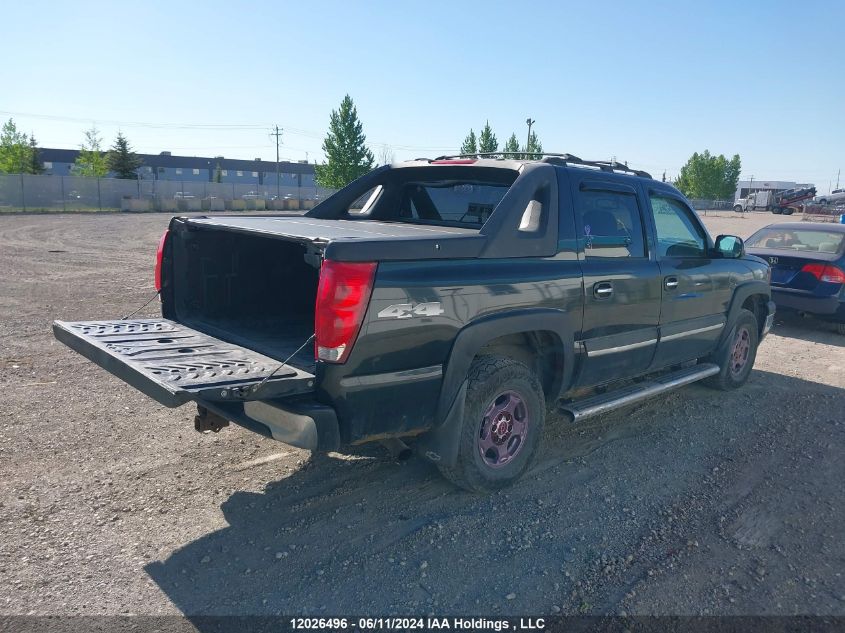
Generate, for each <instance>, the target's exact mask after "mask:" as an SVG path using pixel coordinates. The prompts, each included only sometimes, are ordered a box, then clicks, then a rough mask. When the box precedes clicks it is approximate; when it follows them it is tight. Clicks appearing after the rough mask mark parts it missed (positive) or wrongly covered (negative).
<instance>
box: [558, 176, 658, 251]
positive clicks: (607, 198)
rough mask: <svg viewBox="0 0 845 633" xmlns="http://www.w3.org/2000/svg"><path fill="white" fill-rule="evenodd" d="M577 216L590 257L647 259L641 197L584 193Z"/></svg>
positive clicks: (587, 191) (581, 193)
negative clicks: (638, 198) (638, 202)
mask: <svg viewBox="0 0 845 633" xmlns="http://www.w3.org/2000/svg"><path fill="white" fill-rule="evenodd" d="M575 212H576V214H577V215H578V216H579V220H580V221H579V231H580V236H579V241H580V242H581V243H582V244H583V247H584V255H585V256H586V257H645V256H646V253H645V241H644V239H643V226H642V221H641V218H640V210H639V205H638V204H637V197H636V196H635V195H634V194H633V193H631V194H628V193H621V192H617V191H593V190H586V191H580V192H579V195H578V196H577V203H576V211H575Z"/></svg>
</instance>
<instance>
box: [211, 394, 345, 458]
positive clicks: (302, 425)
mask: <svg viewBox="0 0 845 633" xmlns="http://www.w3.org/2000/svg"><path fill="white" fill-rule="evenodd" d="M197 404H198V405H199V406H201V407H205V408H206V409H208V410H209V411H212V412H213V413H216V414H217V415H219V416H220V417H222V418H225V419H227V420H229V421H231V422H234V423H235V424H237V425H239V426H242V427H244V428H246V429H249V430H250V431H253V432H255V433H258V434H260V435H263V436H265V437H269V438H272V439H274V440H277V441H279V442H283V443H285V444H288V445H290V446H296V447H297V448H304V449H307V450H309V451H335V450H337V449H338V448H340V427H339V425H338V421H337V415H336V414H335V411H334V409H332V408H331V407H328V406H326V405H323V404H320V403H318V402H315V401H314V400H310V399H296V400H287V401H279V400H266V401H262V400H253V401H249V402H244V403H225V404H224V403H220V402H209V401H205V400H197Z"/></svg>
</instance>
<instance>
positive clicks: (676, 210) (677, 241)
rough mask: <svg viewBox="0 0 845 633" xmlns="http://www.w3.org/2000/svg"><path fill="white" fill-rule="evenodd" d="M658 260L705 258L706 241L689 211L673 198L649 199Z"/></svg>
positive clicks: (654, 197)
mask: <svg viewBox="0 0 845 633" xmlns="http://www.w3.org/2000/svg"><path fill="white" fill-rule="evenodd" d="M649 200H650V201H651V211H652V213H653V214H654V226H655V228H656V230H657V254H658V256H660V257H706V256H707V238H706V236H705V233H704V230H703V229H702V228H701V226H700V224H699V223H698V221H697V219H696V218H694V217H693V211H692V210H691V209H690V208H689V207H687V206H686V205H685V204H683V203H681V202H680V201H678V200H675V199H673V198H664V197H662V196H658V195H656V194H651V195H650V196H649Z"/></svg>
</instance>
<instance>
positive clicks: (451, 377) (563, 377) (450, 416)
mask: <svg viewBox="0 0 845 633" xmlns="http://www.w3.org/2000/svg"><path fill="white" fill-rule="evenodd" d="M575 318H576V315H574V314H571V313H568V312H566V311H564V310H556V309H552V308H528V309H525V310H513V311H508V312H506V313H502V314H495V315H491V316H489V317H485V318H483V319H480V320H478V321H475V322H473V323H471V324H470V325H468V326H466V327H465V328H463V329H462V330H461V331H460V332H459V333H458V335H457V337H456V338H455V342H454V344H453V345H452V351H451V353H450V355H449V359H448V361H447V363H446V369H445V372H444V374H443V385H442V387H441V391H440V400H439V402H438V407H437V415H436V418H435V419H436V420H437V425H436V426H435V427H434V428H433V429H432V430H431V431H430V432H428V433H426V435H424V436H423V437H421V438H420V441H419V444H418V446H419V449H420V452H421V453H422V454H423V455H425V456H426V457H428V458H429V459H431V460H432V461H439V462H442V463H444V464H446V465H452V464H454V460H455V458H456V457H457V446H458V437H459V435H460V428H461V422H462V421H463V408H464V400H465V398H466V389H467V382H466V377H467V373H468V372H469V368H470V365H471V364H472V361H473V359H474V358H475V357H476V355H477V354H478V352H479V351H481V350H482V349H483V348H484V346H485V345H486V344H487V343H489V342H490V341H493V340H495V339H497V338H500V337H503V336H507V335H510V334H521V333H531V332H550V333H551V334H552V335H553V336H554V337H555V339H556V342H555V347H559V351H560V354H561V355H562V357H563V367H562V368H560V371H558V372H556V375H555V377H554V380H553V381H552V389H551V393H550V394H549V397H548V398H547V400H548V401H550V402H553V401H554V400H557V398H558V397H559V396H560V394H561V393H563V391H564V390H565V389H568V388H569V385H570V383H571V382H572V376H573V371H572V370H573V365H574V361H575V351H574V341H575V339H574V328H573V325H574V323H573V321H574V319H575Z"/></svg>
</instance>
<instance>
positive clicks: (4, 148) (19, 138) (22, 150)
mask: <svg viewBox="0 0 845 633" xmlns="http://www.w3.org/2000/svg"><path fill="white" fill-rule="evenodd" d="M31 167H32V147H31V146H30V143H29V139H28V138H27V136H26V134H24V133H23V132H19V131H18V127H17V126H16V125H15V121H14V119H9V120H8V121H6V123H4V124H3V129H2V130H0V173H6V174H28V173H31V172H30V169H31Z"/></svg>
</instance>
